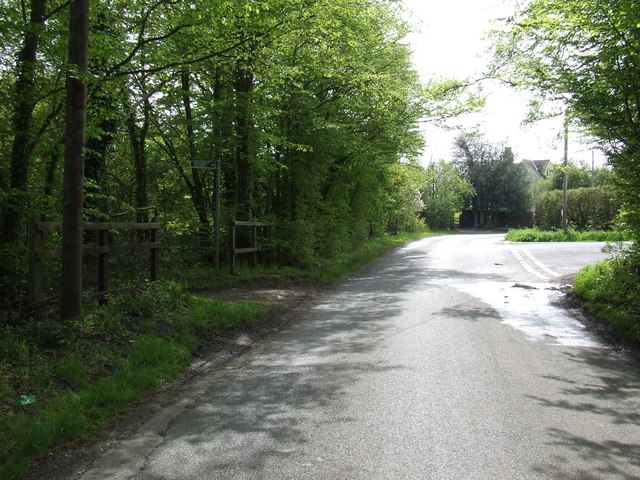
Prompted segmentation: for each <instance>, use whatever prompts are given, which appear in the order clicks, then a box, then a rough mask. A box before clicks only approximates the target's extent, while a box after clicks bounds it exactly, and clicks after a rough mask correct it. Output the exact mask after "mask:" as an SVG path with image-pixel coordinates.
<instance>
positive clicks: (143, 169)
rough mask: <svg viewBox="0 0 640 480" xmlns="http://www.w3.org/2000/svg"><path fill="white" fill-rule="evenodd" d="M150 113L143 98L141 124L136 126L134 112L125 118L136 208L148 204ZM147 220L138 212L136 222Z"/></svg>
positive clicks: (149, 107) (144, 215)
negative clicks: (134, 180)
mask: <svg viewBox="0 0 640 480" xmlns="http://www.w3.org/2000/svg"><path fill="white" fill-rule="evenodd" d="M150 114H151V104H150V103H149V99H148V98H147V99H145V101H144V104H143V120H142V126H141V127H138V125H137V123H136V117H135V114H133V113H132V114H131V115H130V116H129V117H128V118H127V128H128V131H129V142H130V144H131V151H132V152H133V166H134V170H135V177H136V184H135V193H134V197H135V198H134V202H135V206H136V208H143V207H148V206H149V195H148V191H147V148H146V146H147V133H148V132H149V120H150ZM147 220H148V215H147V214H146V213H142V212H141V213H139V214H138V216H137V221H138V222H145V221H147Z"/></svg>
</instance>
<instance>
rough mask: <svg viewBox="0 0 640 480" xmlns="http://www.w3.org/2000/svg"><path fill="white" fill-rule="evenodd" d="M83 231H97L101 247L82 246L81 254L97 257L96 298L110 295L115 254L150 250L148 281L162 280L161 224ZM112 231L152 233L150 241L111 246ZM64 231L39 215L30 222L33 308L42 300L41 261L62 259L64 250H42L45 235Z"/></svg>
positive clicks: (92, 226) (103, 225) (91, 226)
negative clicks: (111, 270) (110, 271)
mask: <svg viewBox="0 0 640 480" xmlns="http://www.w3.org/2000/svg"><path fill="white" fill-rule="evenodd" d="M150 209H153V207H147V208H144V209H139V210H140V211H147V210H150ZM125 213H126V212H125ZM121 215H122V214H116V215H114V217H115V216H121ZM83 230H84V231H95V232H97V240H98V245H97V246H95V247H83V249H82V254H83V255H84V256H89V255H93V256H97V257H98V282H97V283H98V293H97V294H96V295H95V296H97V297H98V298H102V299H104V298H106V295H107V294H108V293H109V257H110V255H111V254H114V253H120V252H132V251H139V250H149V251H150V265H149V268H150V274H149V280H150V281H152V282H155V281H157V280H158V279H159V273H158V267H159V263H160V242H159V241H158V232H159V230H160V223H158V222H143V223H139V222H138V223H125V222H99V223H88V222H87V223H84V224H83ZM112 230H135V231H140V232H142V231H149V232H150V235H149V241H147V242H139V243H130V244H118V245H115V244H110V243H109V232H110V231H112ZM61 231H62V223H61V222H43V221H41V216H40V215H39V214H35V215H33V216H32V217H31V218H30V219H29V279H28V290H29V304H30V305H34V304H37V303H39V302H41V301H42V260H45V259H52V258H60V256H61V254H62V249H60V248H43V235H44V234H45V233H52V232H61Z"/></svg>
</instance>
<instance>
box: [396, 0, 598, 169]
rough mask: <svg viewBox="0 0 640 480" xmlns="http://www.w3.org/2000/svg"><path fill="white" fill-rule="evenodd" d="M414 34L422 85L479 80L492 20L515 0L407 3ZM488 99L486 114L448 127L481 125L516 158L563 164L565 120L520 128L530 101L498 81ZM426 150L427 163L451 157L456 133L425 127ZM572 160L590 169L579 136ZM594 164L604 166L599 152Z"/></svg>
mask: <svg viewBox="0 0 640 480" xmlns="http://www.w3.org/2000/svg"><path fill="white" fill-rule="evenodd" d="M403 3H404V5H405V8H406V9H407V10H408V15H409V21H410V23H411V24H412V25H413V27H414V30H415V32H413V33H411V34H410V35H409V37H408V41H409V43H410V44H411V46H412V48H413V51H414V55H413V60H414V65H415V69H416V70H417V71H418V73H419V74H420V76H421V77H422V79H423V81H425V82H426V81H428V80H429V79H432V78H434V77H454V78H459V79H464V78H471V79H475V78H479V77H481V76H482V72H483V70H484V67H485V65H486V64H487V62H488V61H489V56H490V53H488V49H489V41H488V40H486V39H485V36H486V33H487V32H488V31H489V30H490V29H491V28H492V26H493V23H492V22H493V20H494V19H496V18H499V17H501V16H506V15H509V14H510V13H512V12H513V10H514V8H515V7H514V4H515V1H514V0H403ZM483 90H484V92H485V94H488V98H487V105H486V107H485V109H484V110H483V111H482V112H480V113H478V114H473V115H466V116H464V117H462V118H460V119H457V120H453V121H452V122H450V126H451V127H454V126H458V125H462V126H463V128H464V129H466V130H470V129H473V128H474V127H475V126H478V127H479V128H478V130H479V131H480V132H482V133H484V134H485V138H486V139H487V140H489V141H492V142H496V143H497V142H507V144H508V145H509V146H511V147H512V149H513V151H514V154H515V155H516V159H528V160H541V159H550V160H551V161H553V162H557V163H560V162H561V161H562V159H563V156H564V146H563V139H562V119H560V118H558V119H553V120H546V121H544V122H537V123H536V124H533V125H527V126H522V125H521V124H522V120H523V119H524V117H525V115H526V112H527V97H526V95H525V94H523V93H519V92H516V91H515V90H513V89H510V88H508V87H506V86H504V85H501V84H498V83H497V82H495V81H488V82H484V84H483ZM424 131H425V138H426V141H427V147H426V148H425V150H424V153H423V158H422V160H423V163H427V162H429V161H432V160H438V159H441V158H443V159H446V160H449V159H450V158H451V142H452V139H453V137H454V136H455V135H456V134H457V133H458V131H455V130H453V131H447V130H445V129H442V128H437V127H434V126H431V125H425V126H424ZM569 159H570V160H571V161H584V162H586V163H587V164H588V165H591V159H592V151H591V149H590V147H589V146H588V145H586V144H585V142H584V140H583V141H582V142H581V141H580V140H579V139H578V137H577V135H576V134H572V133H571V132H570V134H569ZM595 161H596V165H600V164H602V163H603V157H602V154H601V153H600V152H596V153H595Z"/></svg>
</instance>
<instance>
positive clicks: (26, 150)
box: [0, 0, 47, 243]
mask: <svg viewBox="0 0 640 480" xmlns="http://www.w3.org/2000/svg"><path fill="white" fill-rule="evenodd" d="M46 5H47V1H46V0H32V1H31V15H30V19H29V24H28V25H27V26H26V28H25V33H24V42H23V45H22V49H21V50H20V53H19V54H18V68H17V70H18V72H17V79H16V87H15V88H16V91H15V103H14V106H13V131H14V135H15V136H14V139H13V146H12V149H11V173H10V177H11V178H10V184H9V187H10V188H11V191H12V193H13V195H11V196H10V197H9V201H8V202H7V204H6V206H5V208H4V209H3V210H4V211H3V212H2V217H3V218H2V227H3V228H2V233H0V241H2V242H3V243H12V242H15V241H16V240H17V239H18V236H19V235H20V231H21V226H22V221H21V216H22V213H21V212H23V211H24V210H25V208H24V207H25V206H26V199H25V198H24V195H25V194H26V192H27V186H28V179H29V157H30V156H31V151H32V144H33V141H32V138H31V123H32V120H33V107H34V98H35V96H36V95H35V83H36V82H35V70H36V61H37V60H36V56H37V52H38V45H39V43H40V36H41V32H42V28H43V25H44V13H45V8H46ZM0 187H4V185H0Z"/></svg>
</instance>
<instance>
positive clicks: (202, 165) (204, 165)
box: [191, 160, 216, 170]
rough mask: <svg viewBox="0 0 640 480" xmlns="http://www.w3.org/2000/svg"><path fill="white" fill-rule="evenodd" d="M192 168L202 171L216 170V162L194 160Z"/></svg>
mask: <svg viewBox="0 0 640 480" xmlns="http://www.w3.org/2000/svg"><path fill="white" fill-rule="evenodd" d="M191 168H197V169H200V170H215V168H216V162H214V161H213V160H194V161H192V162H191Z"/></svg>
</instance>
